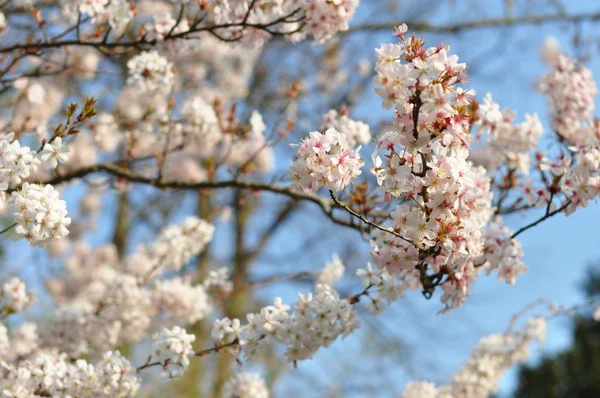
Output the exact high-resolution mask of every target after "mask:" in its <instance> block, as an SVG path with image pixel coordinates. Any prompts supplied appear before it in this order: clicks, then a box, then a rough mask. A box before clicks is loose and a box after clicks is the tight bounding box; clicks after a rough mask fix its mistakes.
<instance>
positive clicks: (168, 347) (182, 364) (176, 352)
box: [152, 326, 196, 377]
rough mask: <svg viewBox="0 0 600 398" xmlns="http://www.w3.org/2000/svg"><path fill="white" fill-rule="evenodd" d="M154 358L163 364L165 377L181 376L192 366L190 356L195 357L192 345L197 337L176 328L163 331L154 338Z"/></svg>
mask: <svg viewBox="0 0 600 398" xmlns="http://www.w3.org/2000/svg"><path fill="white" fill-rule="evenodd" d="M153 339H154V350H153V354H152V356H153V358H156V359H158V360H159V361H160V362H162V364H163V370H164V373H163V374H164V375H165V376H168V377H177V376H181V375H182V374H183V372H184V371H185V369H186V368H187V367H188V366H189V365H190V359H189V356H192V355H194V350H193V348H192V343H193V342H194V340H196V336H194V335H193V334H188V333H187V332H186V331H185V329H182V328H180V327H179V326H175V327H174V328H173V329H170V330H169V329H166V328H165V329H163V330H162V331H161V332H160V333H157V334H155V335H154V337H153Z"/></svg>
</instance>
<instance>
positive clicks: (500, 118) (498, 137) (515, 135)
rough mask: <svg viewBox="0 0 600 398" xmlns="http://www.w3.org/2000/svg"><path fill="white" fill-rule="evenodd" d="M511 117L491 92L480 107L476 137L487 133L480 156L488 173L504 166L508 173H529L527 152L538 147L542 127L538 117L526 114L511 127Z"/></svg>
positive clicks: (513, 114) (508, 110) (512, 113)
mask: <svg viewBox="0 0 600 398" xmlns="http://www.w3.org/2000/svg"><path fill="white" fill-rule="evenodd" d="M514 118H515V113H514V112H513V111H511V110H510V109H507V108H505V109H504V110H502V111H500V106H499V105H498V104H497V103H496V102H494V101H493V99H492V95H491V94H490V93H488V94H487V95H486V96H485V98H484V100H483V102H482V103H481V104H479V109H478V113H477V123H476V124H477V125H478V126H480V130H479V134H482V133H487V136H486V141H485V146H484V148H483V149H482V152H483V154H482V157H484V158H485V163H486V169H487V170H488V171H493V170H496V169H498V168H499V167H500V166H501V165H503V164H506V166H507V167H508V169H509V170H517V171H519V172H521V173H525V174H527V173H528V172H529V167H530V163H531V159H530V156H529V151H530V150H532V149H535V148H536V147H537V145H538V142H539V140H540V138H541V136H542V134H543V133H544V128H543V127H542V123H541V122H540V120H539V118H538V116H537V114H533V115H529V114H526V115H525V121H523V122H522V123H520V124H513V120H514Z"/></svg>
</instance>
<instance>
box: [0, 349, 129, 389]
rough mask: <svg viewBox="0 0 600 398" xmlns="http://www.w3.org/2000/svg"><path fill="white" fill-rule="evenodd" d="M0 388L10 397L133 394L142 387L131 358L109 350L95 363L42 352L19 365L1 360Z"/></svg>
mask: <svg viewBox="0 0 600 398" xmlns="http://www.w3.org/2000/svg"><path fill="white" fill-rule="evenodd" d="M0 364H1V365H2V366H0V391H2V392H3V395H4V396H6V397H33V396H52V397H63V396H70V397H82V398H83V397H89V398H92V397H98V398H102V397H105V398H109V397H120V398H126V397H133V396H135V395H136V393H137V391H138V390H139V387H140V382H139V379H138V378H137V377H136V376H135V371H134V370H133V369H132V368H131V365H130V363H129V361H127V359H126V358H124V357H123V356H122V355H121V354H120V353H119V352H118V351H108V352H106V353H105V354H104V356H103V359H102V360H101V361H100V362H98V363H97V364H95V365H93V364H90V363H88V362H87V361H85V360H83V359H79V360H77V361H76V362H75V363H72V362H71V361H70V360H69V358H67V357H66V356H65V355H59V356H56V355H53V354H44V353H41V354H38V355H36V356H34V357H32V358H30V359H27V360H25V361H22V362H20V363H19V365H18V366H14V365H10V364H7V363H5V362H0Z"/></svg>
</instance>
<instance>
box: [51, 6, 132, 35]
mask: <svg viewBox="0 0 600 398" xmlns="http://www.w3.org/2000/svg"><path fill="white" fill-rule="evenodd" d="M61 3H62V6H63V15H64V16H65V17H66V18H67V19H68V20H70V21H71V22H73V21H77V18H78V14H81V15H83V16H88V17H90V18H92V23H93V24H96V25H102V24H106V23H108V24H109V25H110V27H111V28H113V29H120V28H121V27H123V26H125V25H126V24H127V23H128V22H129V21H131V19H133V11H132V7H131V3H130V2H129V1H127V0H75V1H73V0H61Z"/></svg>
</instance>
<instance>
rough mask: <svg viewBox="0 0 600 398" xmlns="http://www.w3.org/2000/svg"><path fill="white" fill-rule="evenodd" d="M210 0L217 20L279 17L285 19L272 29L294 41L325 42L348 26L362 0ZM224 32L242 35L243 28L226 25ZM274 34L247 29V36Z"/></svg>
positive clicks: (265, 20) (255, 20)
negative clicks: (312, 38)
mask: <svg viewBox="0 0 600 398" xmlns="http://www.w3.org/2000/svg"><path fill="white" fill-rule="evenodd" d="M208 3H209V4H210V5H212V7H213V8H212V9H213V11H214V16H213V17H214V20H215V22H216V23H217V24H232V23H233V24H235V23H240V22H242V21H246V22H247V23H248V24H269V23H270V22H272V21H278V20H279V21H282V23H280V24H276V25H274V26H270V31H271V32H278V33H288V34H291V39H292V40H293V41H299V40H304V39H305V38H307V37H311V36H312V37H314V39H315V40H317V41H319V42H322V41H325V40H327V39H329V38H331V37H333V36H334V35H335V34H336V33H338V32H341V31H345V30H348V22H349V21H350V20H351V19H352V18H353V17H354V13H355V10H356V8H357V7H358V4H359V0H324V1H323V0H300V1H297V0H277V1H268V0H258V1H251V0H243V1H238V2H231V1H226V0H210V1H208ZM251 5H253V7H252V8H250V6H251ZM221 34H222V35H223V37H225V38H227V39H236V38H238V37H240V32H239V28H237V29H236V28H230V29H226V30H225V29H224V30H223V31H222V33H221ZM270 35H271V33H270V32H268V31H263V30H260V29H255V30H253V31H252V32H251V33H250V34H248V33H246V35H245V36H244V38H245V39H246V40H252V41H258V42H259V43H261V42H262V41H263V40H266V39H268V38H269V37H270ZM248 36H249V37H248Z"/></svg>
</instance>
